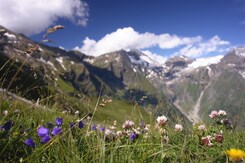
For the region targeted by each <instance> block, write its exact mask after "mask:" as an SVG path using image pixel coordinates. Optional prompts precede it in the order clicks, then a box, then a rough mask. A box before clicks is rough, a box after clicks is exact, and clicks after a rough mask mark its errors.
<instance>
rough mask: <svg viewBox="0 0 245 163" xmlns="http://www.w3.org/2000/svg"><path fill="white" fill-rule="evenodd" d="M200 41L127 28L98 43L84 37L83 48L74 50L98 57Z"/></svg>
mask: <svg viewBox="0 0 245 163" xmlns="http://www.w3.org/2000/svg"><path fill="white" fill-rule="evenodd" d="M201 40H202V37H201V36H196V37H180V36H177V35H170V34H168V33H164V34H160V35H156V34H154V33H149V32H145V33H139V32H137V31H135V30H134V29H133V28H132V27H127V28H119V29H117V30H116V31H115V32H112V33H110V34H107V35H106V36H104V37H103V38H101V39H100V40H98V41H96V40H93V39H90V38H88V37H86V38H85V40H83V46H82V47H81V48H79V47H76V48H75V49H76V50H80V51H81V52H83V53H85V54H88V55H93V56H99V55H101V54H104V53H108V52H112V51H116V50H121V49H124V50H129V49H141V50H144V49H147V48H150V47H156V46H158V47H159V48H161V49H171V48H175V47H178V46H180V45H188V44H194V43H197V42H200V41H201Z"/></svg>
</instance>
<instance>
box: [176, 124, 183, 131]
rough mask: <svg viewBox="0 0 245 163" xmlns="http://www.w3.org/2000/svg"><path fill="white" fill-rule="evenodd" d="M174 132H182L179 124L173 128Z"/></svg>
mask: <svg viewBox="0 0 245 163" xmlns="http://www.w3.org/2000/svg"><path fill="white" fill-rule="evenodd" d="M174 130H175V131H182V130H183V126H182V125H180V124H176V125H175V127H174Z"/></svg>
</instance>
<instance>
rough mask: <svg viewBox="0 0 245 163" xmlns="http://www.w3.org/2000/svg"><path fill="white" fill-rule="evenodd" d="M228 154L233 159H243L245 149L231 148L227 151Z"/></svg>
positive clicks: (236, 160)
mask: <svg viewBox="0 0 245 163" xmlns="http://www.w3.org/2000/svg"><path fill="white" fill-rule="evenodd" d="M226 154H227V155H228V156H229V158H230V159H231V160H232V161H235V162H238V161H242V160H243V158H245V151H243V150H240V149H230V150H228V151H226Z"/></svg>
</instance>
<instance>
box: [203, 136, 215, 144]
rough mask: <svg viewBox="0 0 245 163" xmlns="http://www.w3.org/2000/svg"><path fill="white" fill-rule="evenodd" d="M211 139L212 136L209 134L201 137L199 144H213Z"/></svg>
mask: <svg viewBox="0 0 245 163" xmlns="http://www.w3.org/2000/svg"><path fill="white" fill-rule="evenodd" d="M212 139H213V138H212V137H211V136H210V135H208V136H205V137H202V138H201V144H202V145H206V146H211V145H213V143H212V142H211V140H212Z"/></svg>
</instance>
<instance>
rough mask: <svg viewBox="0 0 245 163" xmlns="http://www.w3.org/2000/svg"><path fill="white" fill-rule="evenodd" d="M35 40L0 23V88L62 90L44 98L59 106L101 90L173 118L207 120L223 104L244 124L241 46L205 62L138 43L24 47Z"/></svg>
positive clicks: (31, 94)
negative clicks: (100, 48) (96, 51)
mask: <svg viewBox="0 0 245 163" xmlns="http://www.w3.org/2000/svg"><path fill="white" fill-rule="evenodd" d="M35 46H36V43H35V42H33V41H31V40H30V39H28V38H27V37H25V36H24V35H22V34H16V33H14V32H12V31H9V30H8V29H6V28H4V27H1V26H0V54H1V56H0V68H1V69H0V79H1V80H0V84H1V87H2V88H5V89H8V91H11V92H14V93H18V94H20V95H21V96H23V97H25V98H27V99H30V100H34V101H35V100H37V99H45V98H47V97H50V96H53V95H55V94H62V96H66V98H55V99H54V98H52V99H49V100H50V101H51V102H52V100H53V101H54V103H55V100H59V101H60V103H61V104H63V105H62V106H64V108H67V106H69V105H72V103H71V101H72V100H70V101H69V100H67V99H70V98H72V99H73V100H76V99H80V98H81V97H84V98H95V97H98V95H101V96H102V97H110V98H114V99H118V100H124V101H129V102H133V103H136V104H137V105H139V106H141V107H142V108H144V109H145V110H146V111H147V112H148V113H153V114H155V115H158V114H166V115H168V116H169V117H170V118H172V119H175V120H174V121H175V122H180V121H185V122H186V123H188V119H189V120H190V121H194V122H198V121H200V120H202V121H205V122H208V121H210V120H209V117H208V115H209V113H210V112H211V111H212V110H219V109H222V110H226V111H227V112H228V114H229V118H231V119H232V120H233V122H234V123H236V124H237V128H239V129H241V128H243V129H244V128H245V125H244V124H245V107H244V106H245V105H244V100H243V99H244V93H245V91H244V90H245V47H239V48H236V49H234V50H232V51H230V52H229V53H228V54H227V55H225V56H224V57H223V58H222V56H218V57H216V58H215V57H213V58H212V59H211V58H210V60H208V62H207V63H206V61H207V60H205V63H204V60H200V59H197V60H194V59H191V58H188V57H186V56H175V57H172V58H170V59H168V60H167V61H166V62H165V63H158V62H157V61H155V60H153V59H152V58H151V57H150V56H148V55H146V54H144V53H142V52H141V51H139V50H137V49H135V50H131V51H124V50H119V51H115V52H111V53H107V54H104V55H100V56H99V57H92V56H87V55H85V54H83V53H81V52H78V51H66V50H62V49H60V48H55V47H49V46H46V45H39V46H38V48H36V49H35V51H34V52H30V53H29V52H28V50H29V51H30V49H31V47H35ZM20 69H21V70H20ZM19 70H20V72H18V75H17V76H16V78H15V79H14V80H13V81H12V78H13V76H14V75H15V74H16V72H17V71H19ZM30 88H31V89H30ZM64 99H66V100H64ZM50 101H48V102H50ZM73 107H75V106H73ZM77 107H79V106H77Z"/></svg>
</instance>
